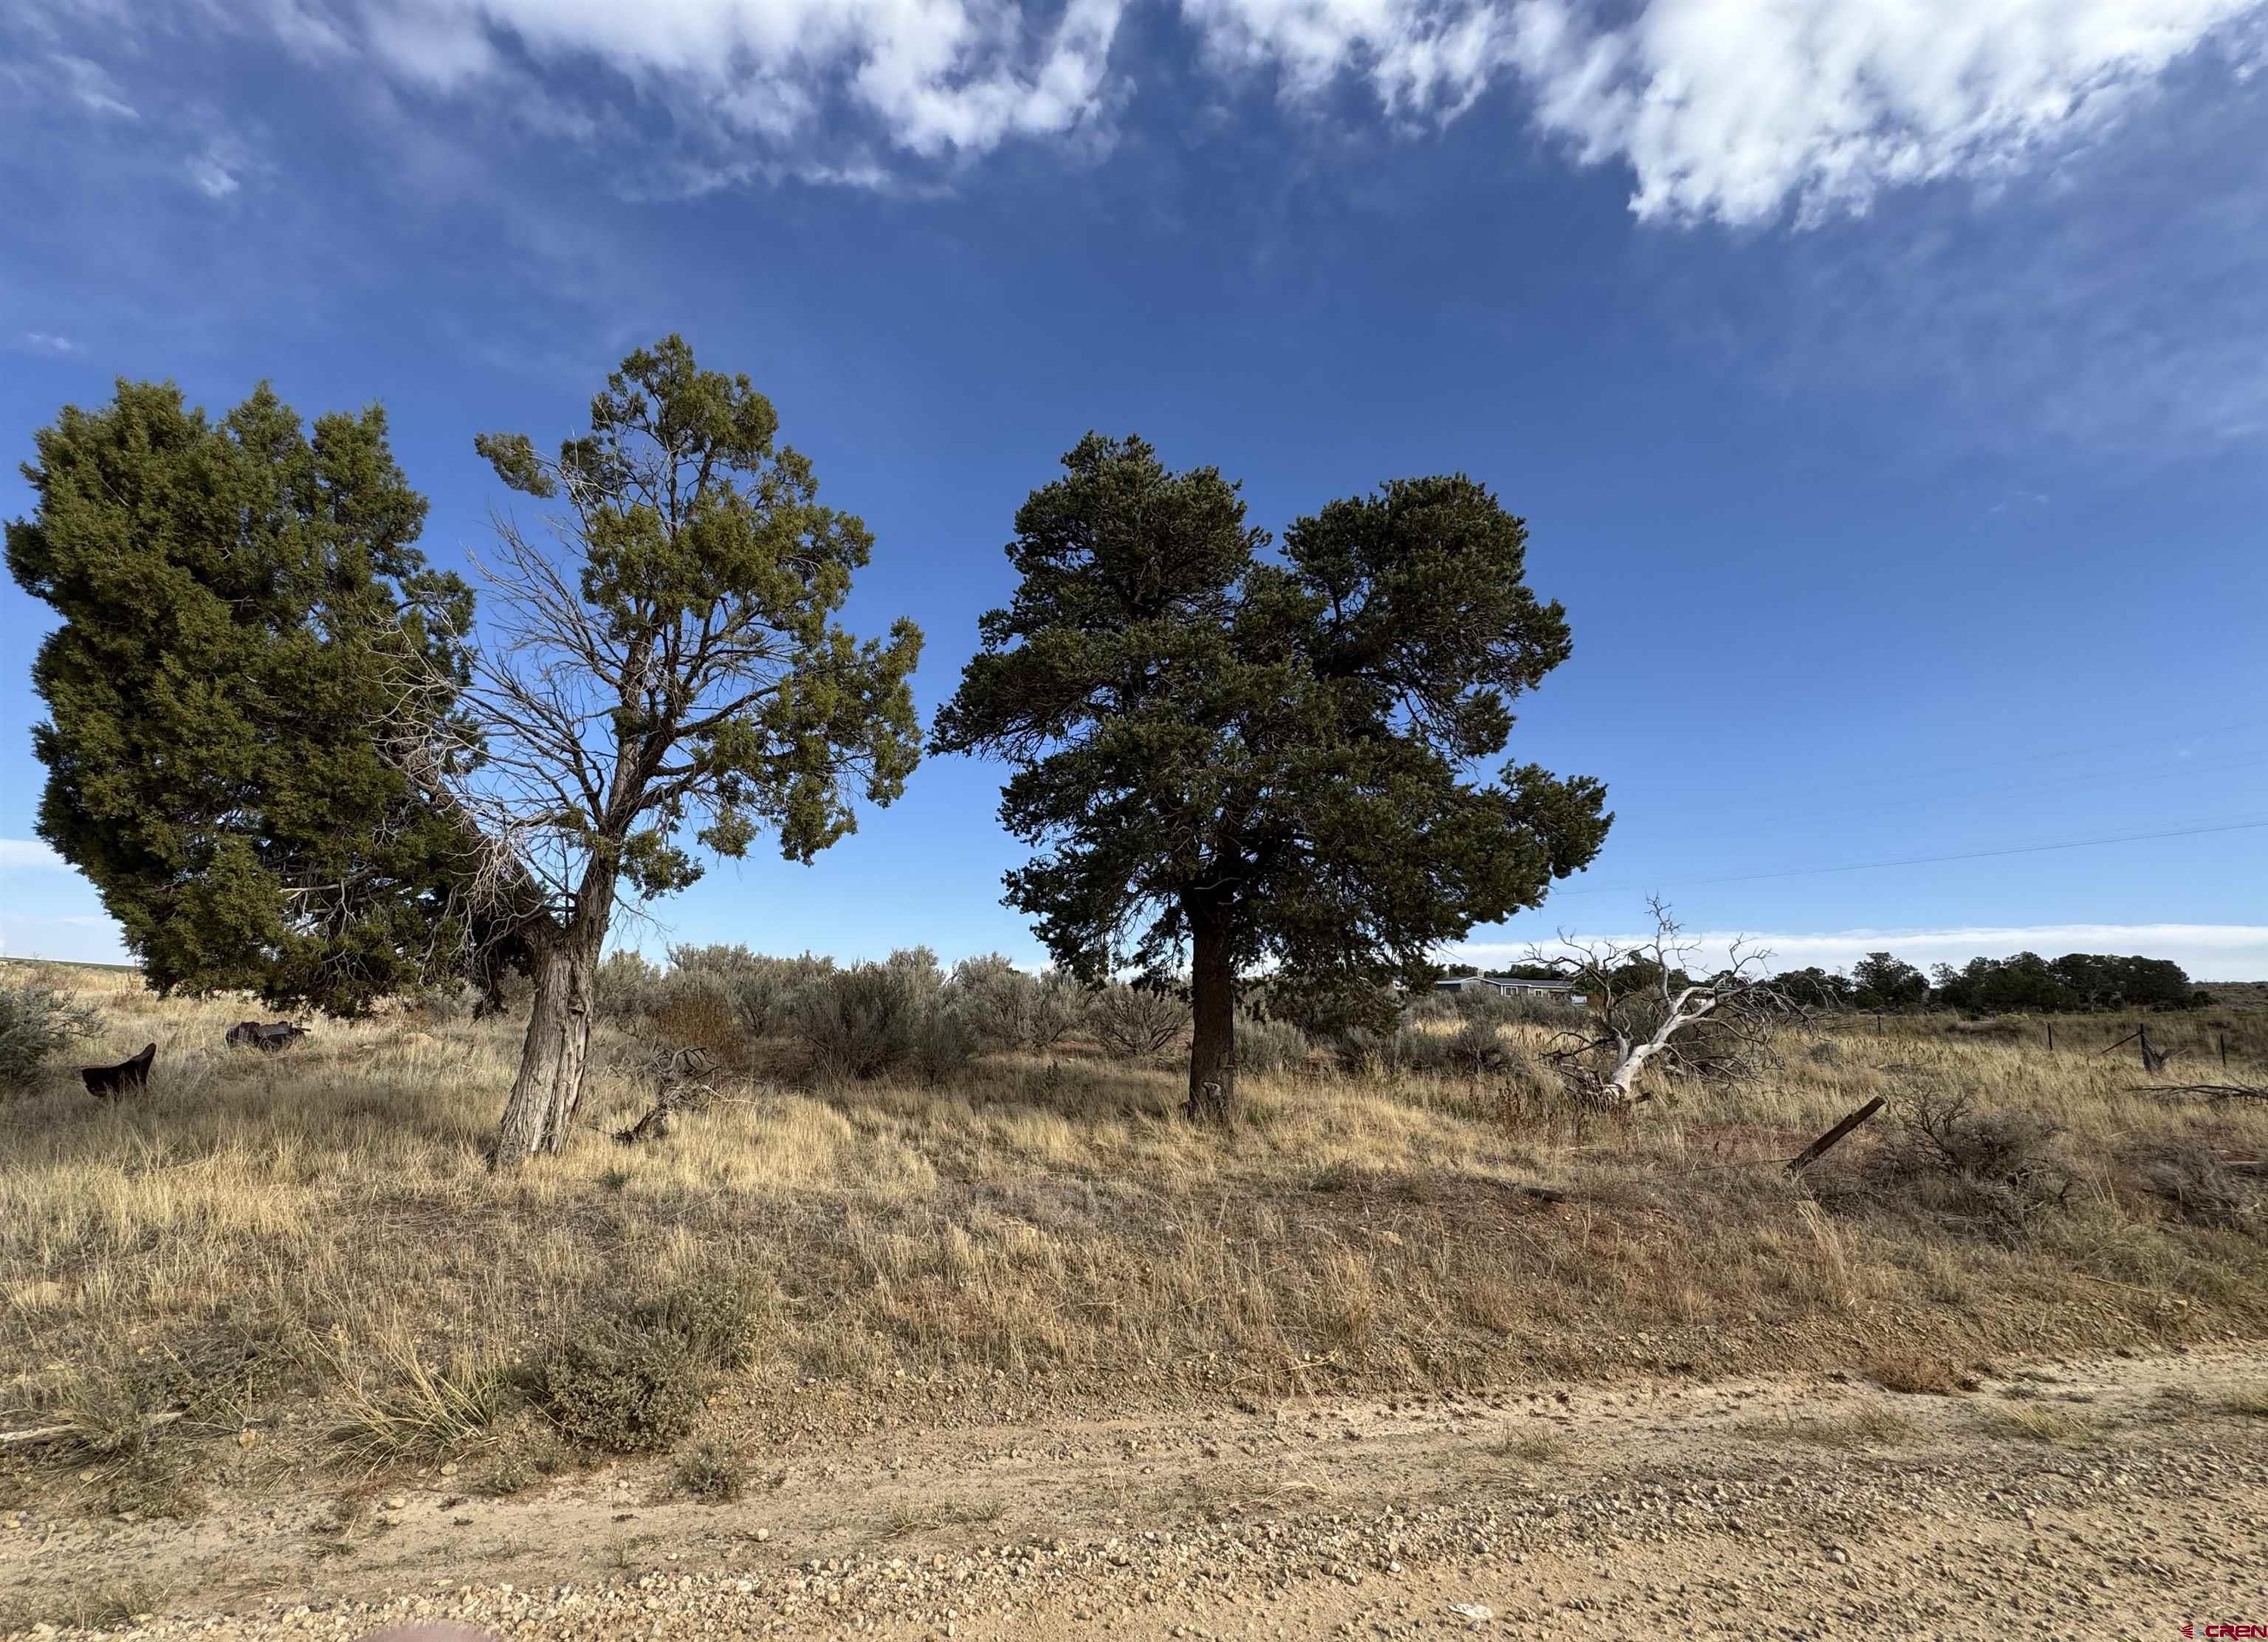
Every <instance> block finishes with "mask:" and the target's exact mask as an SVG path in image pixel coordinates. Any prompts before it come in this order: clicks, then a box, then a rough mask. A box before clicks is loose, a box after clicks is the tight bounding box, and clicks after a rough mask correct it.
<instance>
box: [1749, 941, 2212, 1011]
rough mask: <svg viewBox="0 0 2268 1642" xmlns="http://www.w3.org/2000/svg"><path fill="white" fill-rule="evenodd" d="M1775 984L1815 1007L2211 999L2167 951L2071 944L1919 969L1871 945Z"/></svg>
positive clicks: (2193, 1005)
mask: <svg viewBox="0 0 2268 1642" xmlns="http://www.w3.org/2000/svg"><path fill="white" fill-rule="evenodd" d="M1774 984H1775V985H1777V986H1778V989H1779V990H1780V991H1781V992H1782V993H1783V994H1784V995H1785V996H1786V997H1787V998H1789V999H1790V1000H1791V1001H1792V1002H1794V1003H1797V1004H1800V1005H1804V1006H1806V1007H1808V1008H1815V1009H1863V1010H1912V1009H1955V1010H1960V1011H1962V1012H1965V1013H1969V1014H1979V1015H1995V1014H2007V1013H2010V1012H2016V1011H2023V1012H2029V1013H2033V1014H2084V1013H2088V1012H2093V1011H2096V1010H2106V1009H2197V1008H2201V1007H2203V1006H2204V1005H2205V1003H2206V1002H2207V1001H2208V1000H2207V998H2206V995H2205V993H2203V992H2201V991H2199V990H2198V989H2197V987H2196V986H2195V985H2194V984H2193V983H2191V980H2190V977H2189V976H2188V975H2187V974H2186V973H2185V972H2184V971H2183V968H2182V967H2181V965H2179V964H2177V963H2175V962H2174V961H2171V960H2170V959H2166V958H2120V957H2113V956H2110V955H2108V954H2099V953H2083V952H2074V953H2067V954H2065V955H2064V956H2063V957H2060V958H2052V959H2051V958H2043V957H2041V956H2040V955H2039V954H2037V953H2031V952H2020V953H2017V954H2014V956H2013V957H2007V958H1971V959H1970V961H1968V962H1967V963H1965V964H1963V965H1962V966H1961V968H1958V969H1956V968H1954V967H1953V966H1952V965H1951V964H1949V963H1940V964H1939V965H1937V966H1935V968H1933V969H1932V970H1931V971H1930V973H1929V974H1927V975H1924V974H1923V973H1922V972H1921V971H1920V970H1919V969H1918V968H1915V967H1914V966H1913V965H1911V964H1910V963H1907V962H1905V961H1903V960H1901V959H1898V958H1896V957H1894V956H1892V955H1891V954H1889V953H1886V952H1871V953H1868V954H1867V955H1866V956H1865V957H1864V958H1862V959H1860V960H1859V962H1857V963H1856V964H1854V965H1852V968H1851V972H1850V973H1849V974H1848V975H1844V974H1841V973H1837V972H1830V971H1829V970H1825V969H1821V968H1816V967H1814V968H1806V969H1789V970H1785V971H1783V972H1782V973H1781V974H1780V975H1779V976H1777V977H1776V979H1775V982H1774Z"/></svg>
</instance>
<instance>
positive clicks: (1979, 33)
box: [1181, 0, 2260, 225]
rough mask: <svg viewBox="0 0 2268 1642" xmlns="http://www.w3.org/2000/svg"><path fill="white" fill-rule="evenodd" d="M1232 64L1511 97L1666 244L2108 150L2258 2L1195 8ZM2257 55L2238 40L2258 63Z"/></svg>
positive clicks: (1403, 91) (1314, 94) (1380, 92)
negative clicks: (1676, 235)
mask: <svg viewBox="0 0 2268 1642" xmlns="http://www.w3.org/2000/svg"><path fill="white" fill-rule="evenodd" d="M1181 4H1182V14H1183V15H1184V16H1185V17H1186V18H1188V19H1189V22H1190V24H1191V25H1192V26H1194V27H1196V28H1197V31H1198V33H1199V34H1200V35H1201V37H1202V38H1203V40H1204V43H1205V45H1206V47H1207V48H1208V49H1209V53H1210V55H1211V58H1212V59H1213V61H1214V62H1215V63H1219V64H1222V65H1225V66H1227V67H1229V68H1231V69H1234V70H1274V71H1275V72H1276V73H1277V74H1278V77H1279V85H1280V88H1281V91H1282V93H1283V94H1284V95H1285V97H1287V98H1290V99H1292V100H1295V101H1297V100H1313V99H1318V98H1319V97H1320V95H1321V94H1322V92H1326V91H1328V90H1329V89H1331V88H1333V87H1334V86H1336V85H1337V84H1338V83H1340V82H1341V81H1342V80H1345V79H1352V80H1356V81H1359V82H1361V83H1363V84H1365V85H1366V86H1367V87H1368V88H1369V90H1370V92H1371V93H1372V94H1373V97H1374V99H1375V100H1376V102H1377V103H1378V105H1379V107H1381V110H1383V111H1384V112H1385V113H1386V114H1388V115H1389V116H1397V117H1401V118H1404V119H1409V120H1415V121H1434V122H1438V121H1446V120H1449V119H1454V117H1455V116H1456V115H1458V114H1462V112H1463V111H1464V110H1465V109H1466V108H1468V107H1470V106H1471V105H1472V103H1473V102H1474V101H1475V100H1476V99H1478V98H1479V96H1480V95H1481V94H1482V93H1483V92H1484V91H1486V90H1488V89H1489V88H1490V87H1491V86H1492V85H1497V84H1499V83H1505V82H1513V83H1517V84H1518V85H1521V87H1523V88H1524V89H1525V91H1526V92H1527V93H1528V96H1529V98H1530V99H1531V100H1532V105H1533V111H1534V115H1535V121H1536V122H1537V124H1538V125H1540V126H1541V127H1542V128H1543V129H1544V130H1545V131H1546V132H1548V133H1550V135H1551V136H1554V137H1555V138H1557V139H1560V140H1563V141H1565V143H1566V144H1568V145H1569V147H1570V149H1571V151H1572V153H1573V154H1574V155H1575V157H1576V158H1578V159H1579V160H1580V162H1582V163H1584V164H1602V163H1610V162H1611V163H1617V164H1621V165H1624V166H1628V167H1629V168H1630V170H1631V172H1632V173H1635V176H1636V180H1637V186H1636V188H1635V189H1634V190H1633V192H1632V194H1631V210H1632V211H1634V212H1635V213H1636V214H1637V215H1638V217H1641V218H1643V219H1646V220H1648V221H1660V222H1673V223H1675V222H1703V221H1715V222H1721V223H1726V224H1731V225H1750V224H1755V223H1761V222H1766V221H1770V220H1773V219H1775V218H1778V217H1783V216H1785V215H1788V214H1790V213H1793V217H1794V218H1795V220H1797V221H1798V222H1800V223H1816V222H1819V221H1822V220H1824V219H1825V218H1827V217H1831V216H1835V215H1841V214H1856V213H1863V212H1864V211H1865V210H1867V208H1868V207H1869V206H1870V205H1871V204H1872V202H1874V198H1875V196H1876V195H1879V194H1880V193H1881V191H1883V190H1884V189H1886V188H1896V187H1900V186H1903V185H1907V184H1912V183H1917V182H1925V181H1931V180H1940V179H1945V178H1964V179H1971V180H1987V181H1989V180H1998V179H2000V178H2004V177H2007V176H2008V175H2010V174H2012V173H2017V172H2021V171H2023V170H2026V169H2029V168H2030V167H2031V166H2034V165H2035V164H2036V163H2037V162H2038V161H2039V160H2040V159H2041V158H2043V156H2047V155H2051V154H2052V153H2054V152H2057V151H2061V150H2063V149H2066V148H2068V147H2069V146H2070V145H2071V144H2073V143H2075V142H2078V141H2080V140H2083V139H2085V138H2087V137H2088V136H2093V135H2095V134H2097V133H2099V132H2100V131H2102V129H2104V128H2106V127H2107V126H2108V125H2109V124H2110V122H2112V121H2115V120H2116V119H2117V117H2118V115H2119V114H2121V112H2122V111H2123V110H2124V108H2125V107H2126V106H2127V104H2128V103H2129V102H2130V101H2131V99H2132V98H2133V97H2134V96H2135V95H2136V94H2137V93H2138V92H2140V91H2141V90H2143V89H2144V88H2146V87H2147V85H2149V84H2150V83H2151V82H2152V81H2153V80H2154V79H2155V78H2156V77H2158V76H2159V75H2161V74H2162V73H2163V72H2164V71H2165V70H2166V69H2167V68H2168V66H2169V65H2170V64H2171V63H2174V62H2176V60H2177V59H2179V58H2181V57H2183V56H2184V55H2188V54H2189V53H2191V52H2192V51H2195V50H2196V49H2197V48H2198V47H2199V46H2200V45H2201V44H2202V43H2204V42H2205V41H2206V40H2209V39H2212V38H2213V37H2214V36H2215V35H2216V34H2219V33H2223V32H2225V31H2228V30H2230V28H2231V26H2233V25H2235V24H2238V23H2239V22H2241V21H2242V20H2243V19H2245V18H2257V15H2258V13H2259V11H2260V7H2259V4H2258V0H1914V3H1912V4H1901V5H1885V4H1881V0H1647V3H1646V4H1641V5H1639V6H1638V7H1637V8H1636V9H1635V11H1624V10H1622V9H1620V8H1608V7H1606V6H1603V5H1599V4H1580V3H1578V0H1181ZM2251 43H2252V42H2251V41H2250V39H2249V38H2247V39H2243V40H2234V39H2233V40H2231V48H2232V49H2233V50H2235V51H2237V52H2239V53H2247V52H2249V51H2250V47H2251Z"/></svg>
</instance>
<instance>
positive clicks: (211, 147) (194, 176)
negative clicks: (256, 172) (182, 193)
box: [183, 137, 245, 200]
mask: <svg viewBox="0 0 2268 1642" xmlns="http://www.w3.org/2000/svg"><path fill="white" fill-rule="evenodd" d="M244 165H245V156H244V149H243V145H242V144H239V143H235V142H233V141H232V140H231V139H229V138H227V137H214V138H212V139H211V140H210V141H209V142H207V143H206V144H205V145H204V147H203V149H201V150H199V151H197V152H196V153H195V154H192V155H190V156H189V158H188V159H187V160H186V161H184V162H183V167H184V170H185V172H186V173H187V175H188V180H189V186H190V187H192V188H195V189H196V191H197V192H198V193H200V194H202V195H204V196H205V197H206V198H207V199H209V200H225V199H226V198H228V196H229V195H232V194H234V193H235V192H236V191H237V190H238V189H239V188H242V187H243V186H244V183H243V180H242V176H241V173H242V172H243V169H244Z"/></svg>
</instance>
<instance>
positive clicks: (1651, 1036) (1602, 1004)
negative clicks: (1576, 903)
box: [1535, 897, 1801, 1109]
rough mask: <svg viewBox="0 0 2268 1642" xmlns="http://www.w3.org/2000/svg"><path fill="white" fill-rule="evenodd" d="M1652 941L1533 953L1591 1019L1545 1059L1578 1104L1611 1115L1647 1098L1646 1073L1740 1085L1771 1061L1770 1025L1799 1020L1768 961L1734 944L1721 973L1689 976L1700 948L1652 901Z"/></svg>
mask: <svg viewBox="0 0 2268 1642" xmlns="http://www.w3.org/2000/svg"><path fill="white" fill-rule="evenodd" d="M1646 910H1647V911H1648V913H1650V914H1651V915H1652V917H1653V924H1654V928H1653V934H1651V935H1648V936H1646V937H1643V938H1641V939H1637V940H1631V941H1621V940H1611V939H1595V940H1580V939H1576V938H1575V937H1573V936H1572V935H1569V934H1567V933H1565V931H1562V932H1561V934H1560V937H1559V946H1560V950H1558V951H1557V952H1547V951H1544V950H1543V949H1541V948H1538V949H1536V950H1535V961H1537V962H1539V963H1547V964H1550V966H1551V967H1552V968H1556V969H1557V970H1558V971H1559V973H1560V974H1561V975H1562V976H1565V977H1566V978H1567V979H1568V980H1570V981H1572V982H1573V983H1574V986H1575V990H1576V991H1577V992H1579V993H1580V994H1581V995H1582V996H1583V997H1584V998H1586V999H1587V1000H1588V1003H1589V1006H1590V1008H1591V1010H1592V1011H1593V1013H1594V1022H1593V1024H1592V1026H1591V1027H1588V1028H1587V1029H1585V1030H1581V1031H1569V1032H1565V1033H1562V1034H1560V1035H1558V1037H1557V1038H1556V1039H1555V1040H1554V1041H1553V1043H1552V1047H1551V1048H1550V1049H1549V1050H1548V1051H1547V1052H1546V1054H1545V1056H1544V1059H1545V1060H1546V1061H1547V1062H1548V1063H1549V1064H1550V1065H1551V1066H1552V1067H1553V1068H1554V1070H1556V1071H1557V1072H1558V1074H1559V1076H1560V1077H1561V1078H1562V1079H1564V1080H1565V1083H1566V1085H1567V1086H1568V1088H1569V1089H1570V1090H1571V1091H1572V1092H1573V1093H1574V1094H1575V1095H1576V1096H1577V1097H1578V1098H1579V1099H1580V1100H1581V1101H1584V1102H1585V1103H1586V1104H1588V1105H1594V1106H1602V1107H1608V1108H1616V1109H1623V1108H1629V1107H1631V1106H1635V1105H1638V1104H1639V1103H1641V1102H1643V1101H1648V1100H1651V1099H1652V1098H1653V1094H1652V1092H1651V1091H1641V1089H1640V1088H1639V1079H1640V1078H1641V1076H1642V1075H1643V1074H1644V1073H1645V1071H1646V1069H1647V1068H1648V1067H1649V1066H1656V1067H1661V1068H1663V1069H1666V1070H1668V1071H1677V1072H1683V1073H1688V1074H1693V1075H1699V1076H1705V1077H1721V1078H1732V1077H1743V1076H1748V1075H1750V1074H1752V1073H1754V1072H1755V1071H1757V1070H1758V1069H1759V1067H1760V1066H1761V1065H1762V1064H1763V1063H1764V1061H1765V1059H1766V1058H1767V1057H1769V1056H1770V1054H1771V1034H1772V1027H1773V1025H1774V1023H1775V1022H1776V1021H1777V1020H1780V1019H1782V1018H1785V1017H1788V1016H1791V1015H1796V1014H1800V1013H1801V1011H1800V1009H1798V1008H1797V1006H1796V1005H1793V1003H1791V1002H1790V1001H1789V1000H1788V998H1786V996H1784V995H1783V994H1782V993H1781V991H1780V990H1778V988H1777V987H1775V986H1774V985H1773V984H1772V983H1771V953H1770V952H1769V951H1767V950H1765V949H1764V948H1762V947H1758V946H1750V945H1749V943H1748V942H1747V941H1746V940H1735V941H1734V942H1733V943H1732V946H1731V947H1730V948H1729V949H1728V950H1727V953H1726V958H1727V962H1726V964H1725V966H1724V967H1722V968H1719V969H1717V970H1715V971H1714V972H1713V973H1711V974H1709V975H1708V976H1706V977H1705V978H1702V979H1695V978H1694V976H1693V975H1692V974H1691V972H1690V970H1691V967H1692V965H1693V961H1694V959H1695V958H1696V957H1697V955H1698V954H1700V952H1701V950H1702V943H1701V942H1700V941H1698V940H1696V939H1693V938H1691V937H1690V936H1688V935H1687V934H1686V933H1685V931H1684V930H1683V928H1682V927H1681V926H1680V925H1679V924H1678V923H1677V920H1676V919H1675V918H1674V917H1671V916H1670V912H1669V908H1668V905H1667V904H1666V903H1665V902H1662V901H1661V899H1660V898H1659V897H1655V898H1653V899H1650V900H1648V901H1647V902H1646Z"/></svg>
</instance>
